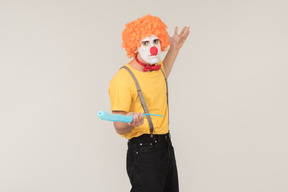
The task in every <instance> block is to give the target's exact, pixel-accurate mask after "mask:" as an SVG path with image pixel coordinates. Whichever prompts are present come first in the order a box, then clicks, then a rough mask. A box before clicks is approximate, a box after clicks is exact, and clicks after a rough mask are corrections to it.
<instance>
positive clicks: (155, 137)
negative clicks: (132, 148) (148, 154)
mask: <svg viewBox="0 0 288 192" xmlns="http://www.w3.org/2000/svg"><path fill="white" fill-rule="evenodd" d="M170 139H171V136H170V133H169V132H168V133H166V134H153V137H152V138H151V135H150V134H143V135H141V136H139V137H133V138H131V139H129V140H128V143H131V144H132V143H139V142H145V141H154V142H160V141H163V140H165V141H169V140H170Z"/></svg>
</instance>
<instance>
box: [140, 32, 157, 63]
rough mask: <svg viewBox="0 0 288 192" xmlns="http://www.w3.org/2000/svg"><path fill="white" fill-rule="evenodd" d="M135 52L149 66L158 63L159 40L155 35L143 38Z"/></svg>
mask: <svg viewBox="0 0 288 192" xmlns="http://www.w3.org/2000/svg"><path fill="white" fill-rule="evenodd" d="M137 50H138V52H139V54H140V56H141V58H142V59H143V60H144V61H145V62H147V63H149V64H155V63H158V62H159V60H160V55H161V46H160V40H159V38H158V37H157V36H155V35H151V36H150V37H145V38H143V39H142V40H141V46H140V47H138V49H137Z"/></svg>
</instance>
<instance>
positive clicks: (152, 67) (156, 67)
mask: <svg viewBox="0 0 288 192" xmlns="http://www.w3.org/2000/svg"><path fill="white" fill-rule="evenodd" d="M135 60H136V61H137V63H139V64H140V65H142V66H143V67H144V72H146V71H150V70H151V71H153V70H154V71H158V70H159V69H160V68H161V64H158V65H156V64H153V65H149V64H144V63H141V62H140V61H139V60H138V59H137V57H135Z"/></svg>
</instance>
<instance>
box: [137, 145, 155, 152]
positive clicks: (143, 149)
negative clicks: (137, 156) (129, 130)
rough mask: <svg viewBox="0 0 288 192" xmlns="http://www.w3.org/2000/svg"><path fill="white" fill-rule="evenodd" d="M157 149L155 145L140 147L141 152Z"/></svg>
mask: <svg viewBox="0 0 288 192" xmlns="http://www.w3.org/2000/svg"><path fill="white" fill-rule="evenodd" d="M154 150H155V145H150V144H149V145H143V146H140V147H139V153H147V152H151V151H154Z"/></svg>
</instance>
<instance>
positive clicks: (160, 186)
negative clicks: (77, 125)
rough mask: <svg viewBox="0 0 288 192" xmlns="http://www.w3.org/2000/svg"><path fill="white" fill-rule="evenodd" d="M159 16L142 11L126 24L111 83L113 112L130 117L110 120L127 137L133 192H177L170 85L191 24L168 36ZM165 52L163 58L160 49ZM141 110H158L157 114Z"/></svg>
mask: <svg viewBox="0 0 288 192" xmlns="http://www.w3.org/2000/svg"><path fill="white" fill-rule="evenodd" d="M166 28H167V26H166V25H165V24H164V23H163V22H162V21H161V19H160V18H158V17H156V16H152V15H146V16H143V17H141V18H138V19H137V20H135V21H132V22H130V23H127V24H126V26H125V29H124V30H123V32H122V40H123V43H122V47H123V48H125V50H126V52H127V57H128V58H133V59H132V60H131V61H129V62H128V63H126V64H125V65H124V66H123V67H121V69H120V70H119V71H118V72H117V73H116V74H115V76H114V77H113V78H112V80H111V82H110V85H109V95H110V100H111V111H112V113H113V114H121V115H133V121H132V122H131V123H124V122H117V121H115V122H114V127H115V130H116V132H117V133H118V134H119V135H120V136H122V137H125V138H126V139H127V140H128V150H127V164H126V165H127V173H128V176H129V179H130V182H131V185H132V189H131V192H134V191H143V192H144V191H153V192H163V191H164V192H166V191H167V192H168V191H170V192H176V191H179V186H178V176H177V166H176V160H175V155H174V147H173V145H172V142H171V138H170V132H169V113H168V104H169V102H168V85H167V78H168V76H169V74H170V72H171V69H172V67H173V64H174V62H175V59H176V57H177V55H178V52H179V50H180V48H181V47H182V46H183V44H184V42H185V40H186V39H187V37H188V35H189V27H184V28H183V30H182V31H181V32H180V34H178V33H177V30H178V29H177V27H175V31H174V35H173V36H172V37H169V35H168V32H167V31H166ZM169 45H170V47H169V50H168V53H167V54H166V57H165V58H164V60H163V62H162V61H161V53H162V52H163V51H165V50H166V49H167V48H168V46H169ZM143 113H146V114H148V113H153V114H160V115H163V117H157V116H156V117H155V116H150V115H146V116H145V118H144V117H143Z"/></svg>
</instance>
